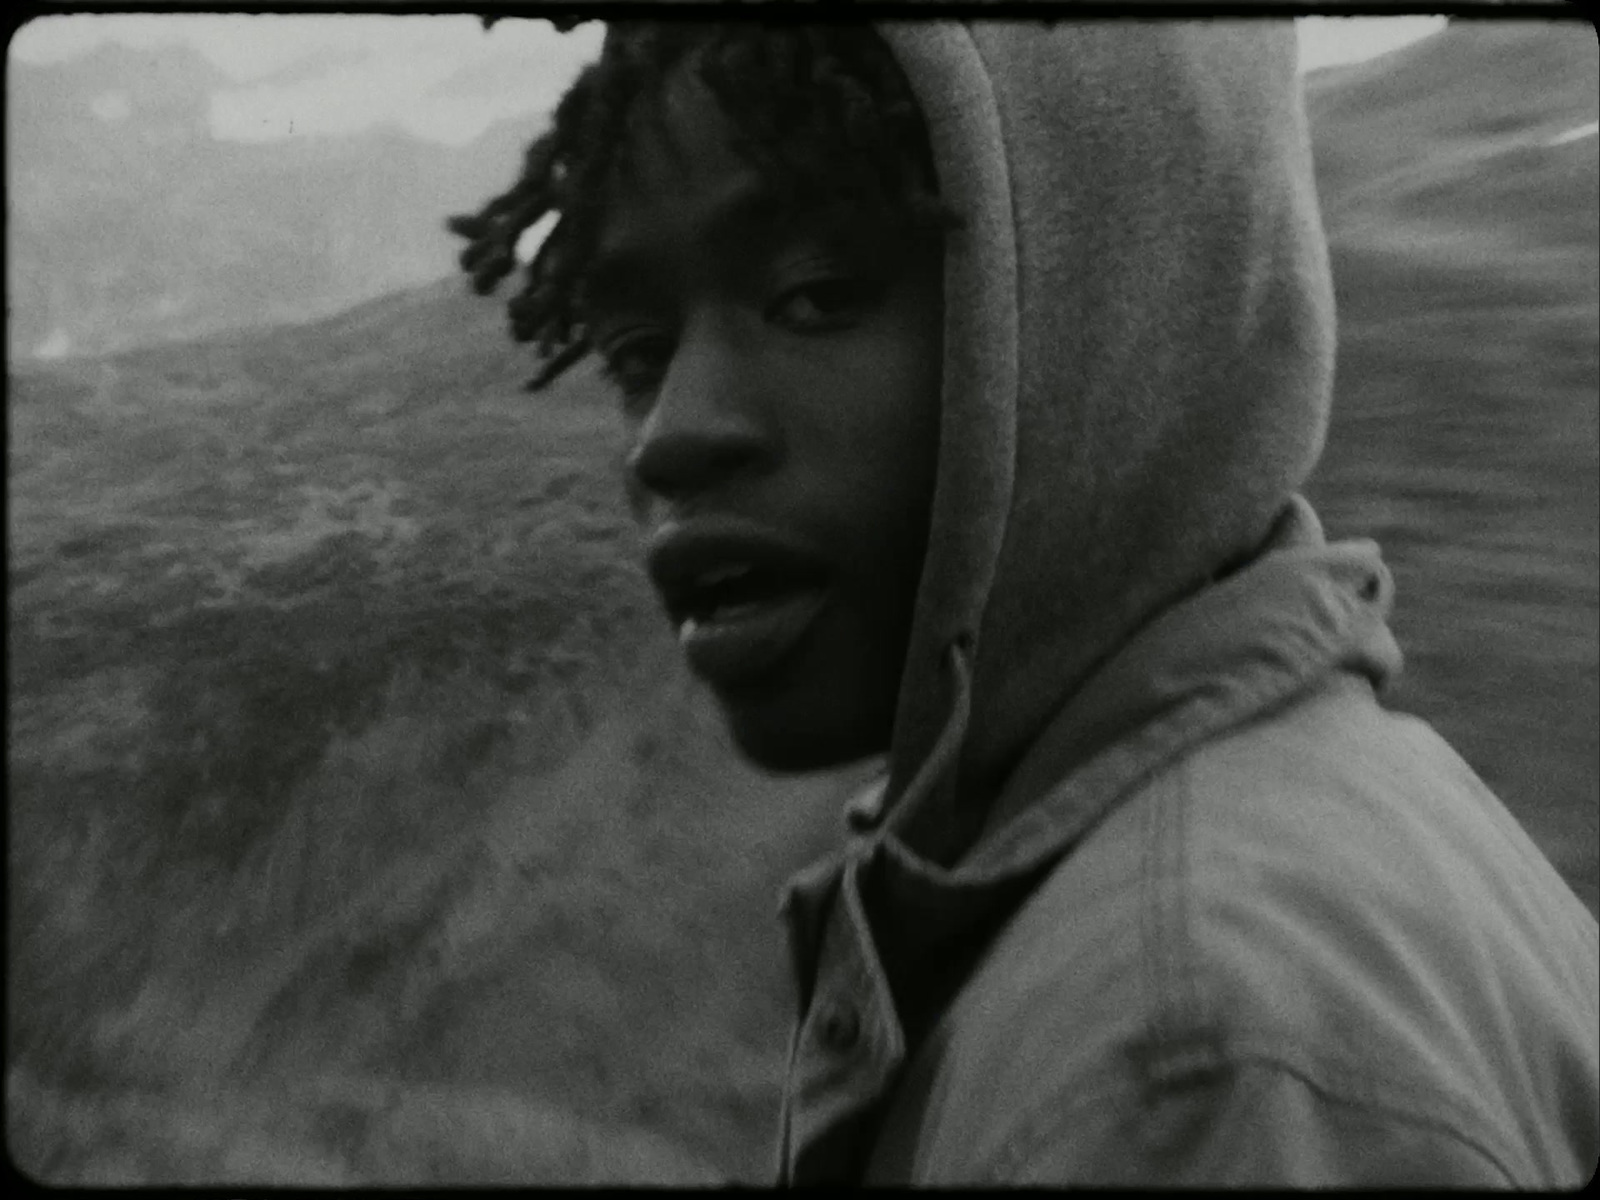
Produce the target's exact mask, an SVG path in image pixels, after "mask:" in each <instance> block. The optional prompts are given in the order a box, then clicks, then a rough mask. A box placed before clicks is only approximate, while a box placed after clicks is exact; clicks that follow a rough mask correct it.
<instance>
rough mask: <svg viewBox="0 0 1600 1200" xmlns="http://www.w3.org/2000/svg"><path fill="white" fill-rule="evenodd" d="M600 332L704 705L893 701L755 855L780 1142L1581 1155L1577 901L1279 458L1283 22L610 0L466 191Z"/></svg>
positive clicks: (1300, 1156)
mask: <svg viewBox="0 0 1600 1200" xmlns="http://www.w3.org/2000/svg"><path fill="white" fill-rule="evenodd" d="M551 214H553V215H554V216H555V217H556V218H557V221H556V223H555V225H554V227H553V231H552V232H550V233H549V235H548V237H547V238H546V240H545V241H544V243H543V245H542V247H541V249H540V250H539V252H538V255H537V257H536V258H535V259H534V260H533V262H532V263H531V264H530V266H529V269H528V271H527V276H526V285H525V287H524V288H523V289H522V291H521V292H520V294H519V295H518V296H517V297H516V299H515V300H513V301H512V306H511V307H512V318H513V323H514V328H515V332H516V335H517V336H518V337H520V338H523V339H527V340H535V341H537V342H538V343H539V346H540V349H541V350H542V351H543V352H544V354H545V356H546V363H547V365H546V370H545V372H544V378H545V380H548V379H549V378H551V377H553V376H554V375H555V374H556V373H558V372H559V371H560V370H562V369H564V368H565V367H566V366H567V365H568V364H570V363H571V362H573V361H575V360H576V359H577V358H578V357H580V356H582V355H584V354H588V353H593V354H595V355H597V356H598V357H599V358H600V359H601V360H602V362H603V364H604V366H605V370H606V371H607V373H608V374H609V375H610V377H611V378H612V379H613V380H614V381H615V384H616V388H617V390H618V392H619V393H620V396H621V403H622V408H623V414H624V417H623V419H624V423H625V426H626V431H627V436H628V439H629V444H630V446H631V451H630V453H629V455H628V458H627V467H626V469H627V473H628V480H629V485H630V487H631V488H632V489H633V490H634V494H635V496H636V499H637V504H638V512H639V514H640V516H641V518H642V519H643V520H644V522H645V523H646V525H647V527H648V530H649V534H650V549H649V568H650V573H651V575H652V577H653V579H654V581H655V583H656V585H657V587H658V589H659V591H660V594H661V598H662V601H663V604H664V607H665V609H666V612H667V615H668V616H669V618H670V619H671V621H672V622H673V623H674V625H675V627H676V628H677V630H678V636H679V640H680V642H681V644H682V646H683V650H684V652H685V654H686V655H687V657H688V661H689V663H690V664H691V666H692V667H693V669H694V670H695V672H696V673H697V674H698V675H699V676H700V677H701V678H702V679H704V680H705V681H706V682H707V683H708V684H709V685H710V687H711V688H712V689H713V690H714V692H715V694H716V696H717V697H718V699H719V701H720V703H721V707H722V709H723V711H724V712H725V713H726V716H727V720H728V722H729V725H730V727H731V730H732V732H733V734H734V736H735V738H736V740H737V742H738V744H739V745H740V747H741V748H742V749H743V751H744V753H745V754H747V755H748V756H749V757H750V758H751V759H752V760H753V761H755V762H756V763H758V764H762V765H765V766H767V767H769V768H772V769H775V770H783V771H795V770H807V769H812V768H821V767H826V766H831V765H835V764H840V763H844V762H848V761H851V760H854V759H859V758H862V757H864V756H869V755H874V754H880V753H882V754H886V755H887V760H888V771H887V775H886V778H885V780H884V782H883V784H882V786H881V787H880V788H879V789H877V790H875V792H874V793H873V794H872V795H871V796H869V797H868V798H867V801H866V802H865V803H858V804H855V805H853V806H852V808H851V812H850V815H851V820H852V824H853V831H852V834H851V835H850V836H849V837H847V838H846V839H844V840H845V842H846V844H845V845H843V846H842V847H841V849H840V850H839V852H838V853H837V855H835V856H833V857H831V858H829V859H828V860H826V861H824V862H821V863H819V864H817V865H815V866H814V867H812V868H810V869H808V870H807V871H805V872H803V873H802V874H801V875H800V876H798V877H797V878H796V879H795V880H793V881H792V883H791V884H790V886H789V888H788V890H787V892H786V897H785V913H786V917H787V922H788V927H789V936H790V940H791V943H792V952H793V961H794V965H795V970H796V972H797V976H798V978H797V982H798V988H799V995H800V1019H799V1023H798V1026H797V1029H796V1032H795V1037H794V1041H793V1043H792V1049H791V1056H790V1063H789V1068H788V1077H787V1083H786V1088H785V1101H784V1109H783V1114H782V1118H781V1136H780V1171H781V1176H782V1178H783V1179H784V1180H786V1181H788V1182H791V1183H797V1184H808V1183H840V1182H913V1183H927V1184H964V1183H978V1182H990V1183H1019V1184H1068V1183H1075V1184H1105V1183H1124V1184H1139V1183H1143V1184H1200V1183H1210V1184H1247V1183H1255V1184H1274V1183H1276V1184H1325V1185H1361V1184H1367V1185H1385V1184H1405V1183H1412V1184H1464V1185H1480V1184H1481V1185H1518V1186H1525V1187H1550V1186H1571V1185H1575V1184H1579V1183H1582V1182H1583V1181H1584V1180H1585V1179H1586V1178H1587V1177H1588V1176H1589V1175H1590V1174H1591V1173H1592V1172H1593V1170H1594V1167H1595V1163H1596V1158H1597V1152H1600V1151H1597V1144H1600V1104H1597V1092H1600V1048H1597V1026H1600V1012H1597V1004H1596V994H1597V973H1600V967H1597V932H1596V925H1595V922H1594V919H1593V918H1592V917H1591V916H1590V914H1589V913H1588V911H1587V910H1586V909H1585V908H1584V907H1583V905H1582V904H1581V903H1580V902H1579V901H1578V900H1577V898H1576V897H1575V896H1574V895H1573V893H1572V892H1571V891H1570V890H1569V889H1568V888H1567V886H1566V885H1565V884H1564V883H1563V881H1562V880H1561V878H1560V877H1559V876H1558V875H1557V874H1556V872H1555V871H1554V870H1553V868H1552V867H1551V866H1550V864H1549V863H1548V861H1547V860H1546V859H1545V858H1544V856H1543V855H1542V854H1541V853H1540V852H1539V851H1538V850H1537V849H1536V848H1535V847H1534V845H1533V843H1532V842H1531V841H1530V840H1529V839H1528V837H1527V836H1526V835H1525V834H1524V832H1523V831H1522V829H1521V828H1520V827H1519V826H1518V825H1517V823H1516V822H1515V821H1514V820H1513V819H1512V818H1511V816H1510V815H1509V814H1508V813H1507V811H1506V809H1505V808H1504V807H1503V806H1502V805H1501V804H1500V802H1499V801H1498V800H1497V799H1496V798H1495V797H1494V796H1493V795H1491V794H1490V793H1489V791H1488V790H1487V789H1486V788H1485V787H1484V785H1483V784H1482V783H1481V782H1480V781H1479V780H1478V779H1477V778H1476V777H1475V776H1474V775H1473V773H1472V772H1471V771H1470V770H1469V769H1468V768H1467V767H1466V765H1465V764H1464V763H1463V762H1462V760H1461V759H1460V758H1459V757H1458V756H1457V755H1456V754H1455V753H1454V752H1453V751H1452V750H1451V749H1450V748H1449V747H1448V746H1447V745H1445V744H1444V743H1443V742H1442V741H1441V740H1440V739H1439V738H1438V737H1437V736H1436V735H1435V734H1434V733H1433V732H1432V730H1430V729H1429V728H1428V727H1427V726H1426V725H1424V724H1422V723H1421V722H1419V721H1417V720H1415V719H1413V718H1410V717H1405V716H1400V715H1396V714H1393V713H1390V712H1388V711H1386V710H1385V709H1384V708H1382V707H1381V706H1380V705H1379V703H1378V702H1377V699H1376V695H1375V694H1376V691H1377V689H1379V688H1381V686H1382V685H1383V683H1384V681H1385V680H1386V679H1388V678H1389V677H1391V676H1392V675H1393V674H1394V673H1395V672H1396V671H1397V670H1398V669H1399V665H1400V654H1399V652H1398V650H1397V648H1396V646H1395V642H1394V640H1393V638H1392V637H1391V636H1390V633H1389V630H1388V628H1387V626H1386V624H1385V616H1386V614H1387V612H1388V610H1389V606H1390V600H1391V582H1390V576H1389V573H1388V571H1387V570H1386V568H1385V567H1384V565H1383V563H1382V561H1381V559H1380V557H1379V554H1378V551H1377V548H1376V547H1375V546H1373V545H1372V544H1371V543H1369V542H1346V543H1336V544H1329V543H1328V542H1326V541H1325V540H1324V537H1323V534H1322V531H1321V529H1320V527H1319V524H1318V521H1317V518H1316V516H1315V515H1314V514H1313V512H1312V510H1311V508H1310V507H1309V506H1308V505H1307V503H1306V502H1305V501H1304V500H1303V499H1302V498H1300V497H1299V495H1298V489H1299V488H1300V487H1301V485H1302V484H1303V482H1304V481H1305V479H1306V477H1307V475H1308V473H1309V472H1310V470H1311V468H1312V466H1313V464H1314V463H1315V461H1316V459H1317V456H1318V452H1319V450H1320V447H1321V444H1322V438H1323V433H1324V429H1325V425H1326V421H1327V414H1328V404H1329V391H1330V379H1331V372H1332V359H1333V330H1334V314H1333V304H1332V293H1331V289H1330V285H1329V272H1328V260H1327V251H1326V246H1325V243H1324V239H1323V233H1322V228H1321V223H1320V218H1319V215H1318V208H1317V200H1316V194H1315V190H1314V187H1313V183H1312V171H1311V157H1310V153H1309V150H1308V144H1307V131H1306V124H1305V117H1304V113H1303V109H1302V105H1301V101H1300V97H1299V94H1298V90H1297V83H1296V72H1295V48H1294V35H1293V32H1292V30H1291V29H1290V28H1289V27H1288V25H1287V23H1265V22H1248V23H1227V22H1216V23H1207V24H1164V25H1163V24H1145V23H1141V24H1137V25H1135V24H1128V23H1081V22H1058V23H1054V24H1052V25H1049V26H1045V25H1042V24H1039V23H1028V22H1020V21H1018V22H1000V21H986V22H976V23H966V24H964V23H958V22H954V21H932V20H926V21H924V20H916V21H906V22H899V23H889V24H886V25H882V26H879V27H876V28H874V27H869V26H867V25H865V24H855V25H852V24H848V23H839V24H834V25H829V26H820V25H819V26H815V27H778V26H773V25H770V24H767V25H763V24H757V23H740V24H735V25H724V26H715V27H713V26H706V25H701V24H691V23H687V22H676V21H675V22H663V23H658V24H634V25H617V26H614V27H613V28H611V29H610V30H609V32H608V36H607V39H606V42H605V47H604V50H603V53H602V56H601V58H600V61H599V62H598V64H596V65H595V66H593V67H591V68H590V69H589V70H588V71H587V72H586V73H585V74H584V75H583V76H582V77H581V78H580V79H579V80H578V82H577V83H576V84H575V86H574V87H573V88H572V90H571V91H570V92H569V93H568V94H567V95H566V97H565V98H564V99H563V100H562V102H561V104H560V106H559V108H558V110H557V112H556V114H555V120H554V125H553V128H552V129H551V130H550V132H549V133H548V134H547V135H546V136H544V137H543V138H541V139H540V140H539V141H537V142H536V143H535V144H534V145H533V146H532V148H531V149H530V151H529V152H528V155H527V160H526V163H525V166H524V173H523V176H522V178H521V180H520V181H519V182H518V183H517V185H516V186H515V188H514V189H513V190H512V191H510V192H509V193H508V194H507V195H506V196H504V197H502V198H500V199H498V200H495V201H494V202H492V203H491V204H489V205H488V207H487V208H486V209H485V210H484V211H483V212H482V213H481V214H479V215H477V216H475V217H471V218H458V219H457V221H456V222H455V228H456V229H457V231H458V232H459V233H461V234H463V235H464V236H466V237H467V238H469V239H470V241H471V245H470V246H469V248H468V249H467V251H466V252H465V254H464V256H463V264H464V266H465V267H466V268H467V269H468V270H470V271H472V272H473V273H474V275H475V277H476V281H477V283H478V286H479V288H480V290H489V289H491V288H493V287H494V286H495V284H496V283H497V282H499V281H500V280H501V279H502V278H504V277H505V276H506V275H507V274H509V273H510V272H511V271H512V270H513V268H514V261H515V260H514V251H515V246H516V243H517V240H518V238H519V236H520V235H521V234H522V233H523V232H524V231H525V230H526V229H527V228H528V227H529V226H530V225H532V224H534V223H535V222H537V221H539V220H541V219H543V218H545V217H547V215H551Z"/></svg>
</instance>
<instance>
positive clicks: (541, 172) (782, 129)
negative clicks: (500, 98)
mask: <svg viewBox="0 0 1600 1200" xmlns="http://www.w3.org/2000/svg"><path fill="white" fill-rule="evenodd" d="M572 23H575V22H570V21H569V22H567V23H566V24H567V25H568V26H570V24H572ZM686 63H688V64H689V65H690V67H691V69H693V70H695V71H696V73H697V74H698V76H699V78H700V80H701V81H702V82H703V83H704V84H705V85H706V87H707V88H708V89H709V90H710V92H711V94H712V96H713V97H714V98H715V100H716V102H717V104H718V106H719V107H720V109H721V110H722V112H723V113H724V114H725V115H726V116H727V117H728V119H729V122H730V124H731V126H732V128H733V131H734V148H735V150H736V152H738V153H739V154H741V155H743V156H744V157H745V158H746V159H747V160H748V161H749V162H751V163H752V165H754V166H755V167H756V168H757V169H758V170H759V171H760V172H761V174H762V176H763V178H764V179H765V181H766V182H767V184H768V185H769V186H770V187H772V188H773V189H774V190H775V191H776V192H777V194H778V195H779V196H781V197H783V198H784V199H785V200H789V201H793V202H795V203H797V204H799V203H805V204H809V205H816V206H818V207H819V208H831V207H833V206H838V207H839V210H840V211H843V212H847V213H852V214H853V213H861V214H863V215H865V216H866V217H868V219H873V218H876V219H877V220H880V221H883V222H886V223H889V224H888V225H887V227H889V228H899V229H906V230H908V231H910V233H911V235H912V236H917V235H942V232H943V231H944V230H945V229H948V228H951V227H953V226H954V225H955V224H956V222H955V221H954V220H953V219H952V218H951V216H950V214H949V212H948V210H946V209H945V208H944V207H943V206H942V205H941V204H940V202H939V199H938V185H937V181H936V176H935V172H934V167H933V161H932V154H931V151H930V149H929V145H928V137H927V131H926V128H925V127H924V124H923V118H922V112H921V110H920V109H919V108H918V106H917V103H916V101H915V99H914V98H913V96H912V94H911V88H910V85H909V84H908V83H907V82H906V79H905V76H904V75H903V74H902V73H901V71H900V67H899V65H898V64H897V63H896V62H895V61H894V58H893V56H892V55H891V54H890V52H889V48H888V46H887V45H886V44H885V43H884V42H883V40H882V39H881V38H880V37H879V36H878V34H877V33H876V32H875V31H874V30H873V29H872V28H871V27H870V26H869V25H867V24H864V23H850V24H842V23H841V24H831V25H771V24H761V23H754V22H739V23H735V24H715V25H713V24H706V23H703V22H689V21H653V22H626V23H623V22H612V23H610V24H608V26H607V30H606V38H605V43H604V46H603V48H602V50H601V53H600V57H599V59H598V60H597V61H596V62H594V63H593V64H591V65H590V66H588V67H586V68H585V69H584V71H583V72H582V73H581V74H580V75H579V76H578V78H577V80H576V82H574V83H573V85H572V87H571V88H570V89H568V91H567V92H566V94H565V95H564V96H562V98H561V100H560V102H559V103H558V104H557V105H556V109H555V114H554V117H553V119H552V121H551V124H550V128H549V129H548V131H547V132H546V133H544V134H543V135H542V136H541V137H539V138H537V139H536V140H535V141H534V142H533V143H532V144H531V145H530V146H529V147H528V149H527V151H526V152H525V154H524V157H523V161H522V173H521V175H520V176H519V177H518V179H517V180H516V182H515V183H514V184H513V185H512V187H511V188H510V190H508V191H506V192H505V193H503V194H502V195H499V196H496V197H495V198H493V199H492V200H490V201H489V202H488V203H487V204H485V205H484V207H483V208H482V209H481V210H480V211H479V212H477V213H476V214H473V215H463V216H455V217H451V218H450V219H449V221H448V222H447V226H448V228H449V229H450V231H451V232H452V233H454V234H456V235H458V236H460V237H463V238H466V239H467V241H468V245H467V247H466V248H465V249H464V250H463V251H462V252H461V256H460V261H461V267H462V270H464V271H466V272H467V273H468V274H470V275H471V276H472V283H473V288H474V290H475V291H477V292H478V294H479V295H487V294H488V293H490V292H493V291H494V290H495V289H496V288H497V287H498V286H499V285H500V283H501V281H502V280H504V279H505V278H506V276H508V275H510V274H511V273H512V271H513V270H514V269H515V268H516V265H517V243H518V241H519V240H520V239H521V237H522V235H523V234H524V233H525V232H526V231H527V230H528V229H530V228H531V227H532V226H534V225H535V224H537V223H539V222H540V221H542V220H545V219H546V218H548V217H551V216H554V218H555V221H554V224H553V225H552V227H551V228H550V230H549V232H548V234H547V235H546V237H545V238H544V241H543V242H542V244H541V245H540V246H539V249H538V251H537V253H536V254H535V255H534V257H533V259H532V260H531V261H530V262H529V263H528V264H527V266H526V269H525V272H524V278H523V286H522V289H521V290H520V291H519V292H518V293H517V294H516V295H515V296H513V297H512V298H511V301H510V304H509V306H508V308H509V313H510V318H511V334H512V337H513V338H515V339H516V340H517V341H519V342H532V341H536V342H537V343H538V349H539V353H540V355H541V356H542V357H543V358H544V360H545V361H544V365H543V368H542V369H541V370H540V372H539V374H538V375H537V376H536V377H535V378H534V379H533V380H531V381H530V382H529V384H528V389H529V390H530V391H538V390H540V389H542V388H544V387H545V386H546V385H547V384H549V383H550V382H551V381H553V380H554V379H555V378H556V377H557V376H559V375H560V374H561V373H562V372H563V371H565V370H566V369H567V368H568V367H569V366H571V365H572V364H573V363H574V362H576V361H577V360H578V359H580V358H582V357H583V356H584V355H585V354H586V353H587V352H588V350H589V343H588V340H587V337H586V335H585V331H584V329H583V324H582V319H581V312H580V311H579V305H578V301H579V297H580V292H581V286H582V282H583V277H584V272H585V268H586V266H587V264H588V262H589V260H590V258H591V257H592V255H593V252H594V248H595V241H596V237H597V235H598V232H599V230H600V226H601V222H602V221H603V219H604V216H605V205H606V201H607V198H608V196H610V195H611V194H612V192H613V189H614V188H615V187H617V186H618V180H619V170H620V168H621V167H622V166H623V165H624V164H625V163H626V161H627V160H628V157H629V155H630V152H631V151H630V135H632V134H633V133H634V132H636V131H637V130H638V129H639V127H640V124H641V123H642V122H643V121H644V120H646V119H649V116H648V114H652V113H653V114H655V119H657V120H659V119H660V116H659V114H660V113H661V111H662V108H663V106H662V105H660V104H657V103H651V101H654V100H657V99H659V98H660V96H661V94H662V91H663V88H664V86H665V85H666V83H667V82H668V81H669V79H670V78H672V76H673V73H674V71H675V69H676V68H678V67H679V66H680V65H683V64H686Z"/></svg>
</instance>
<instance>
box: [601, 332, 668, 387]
mask: <svg viewBox="0 0 1600 1200" xmlns="http://www.w3.org/2000/svg"><path fill="white" fill-rule="evenodd" d="M672 355H673V345H672V340H671V339H670V338H668V337H667V336H666V335H665V334H661V333H637V334H633V335H629V336H623V337H617V338H613V339H611V340H610V341H609V342H607V343H606V344H605V345H603V346H602V347H601V348H600V358H601V361H602V362H603V363H604V364H605V365H604V374H605V376H606V378H607V379H609V380H610V381H611V382H612V383H613V384H615V385H616V386H617V387H618V388H619V389H620V390H621V391H622V394H623V396H624V397H625V398H627V399H629V400H634V399H638V398H639V397H642V396H648V395H649V394H651V393H652V392H654V391H655V390H656V388H658V387H660V386H661V378H662V376H663V375H665V374H666V371H667V367H668V366H670V365H671V363H672Z"/></svg>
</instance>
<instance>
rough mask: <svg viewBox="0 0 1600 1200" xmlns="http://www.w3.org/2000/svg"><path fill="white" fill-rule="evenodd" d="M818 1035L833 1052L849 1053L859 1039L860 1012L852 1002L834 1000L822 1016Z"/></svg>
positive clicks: (823, 1043)
mask: <svg viewBox="0 0 1600 1200" xmlns="http://www.w3.org/2000/svg"><path fill="white" fill-rule="evenodd" d="M818 1036H819V1038H820V1040H821V1042H822V1045H823V1046H824V1047H825V1048H826V1049H828V1050H831V1051H832V1052H833V1053H834V1054H839V1055H843V1054H849V1053H850V1051H852V1050H854V1049H855V1048H856V1046H857V1045H858V1044H859V1043H860V1041H861V1013H860V1010H859V1009H857V1008H856V1006H855V1005H854V1004H851V1003H848V1002H843V1001H835V1002H834V1003H832V1004H830V1005H829V1006H828V1009H827V1011H826V1012H825V1013H823V1016H822V1024H821V1028H820V1029H819V1030H818Z"/></svg>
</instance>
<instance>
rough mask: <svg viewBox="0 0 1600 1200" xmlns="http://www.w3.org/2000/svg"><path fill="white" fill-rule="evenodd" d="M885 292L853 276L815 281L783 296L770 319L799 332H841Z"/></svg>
mask: <svg viewBox="0 0 1600 1200" xmlns="http://www.w3.org/2000/svg"><path fill="white" fill-rule="evenodd" d="M882 290H883V289H882V286H881V285H880V284H878V283H877V282H875V281H874V280H870V279H862V278H856V277H853V276H837V277H833V278H828V279H815V280H812V281H810V282H808V283H803V284H800V285H799V286H798V287H792V288H790V289H789V290H788V291H786V292H784V293H783V294H782V295H781V296H779V297H778V299H777V301H776V302H775V303H774V304H773V305H772V307H771V308H770V309H769V310H768V313H767V315H768V318H769V319H770V320H774V321H777V322H778V323H779V324H781V325H786V326H788V327H789V328H791V329H795V330H799V331H800V332H813V331H821V330H829V329H840V328H843V327H845V326H847V325H849V324H850V323H851V322H852V321H853V320H855V318H857V317H858V316H860V315H861V313H862V311H863V310H864V309H866V308H867V307H868V306H869V305H871V304H872V302H873V301H874V300H876V299H877V298H878V296H879V295H880V294H881V292H882Z"/></svg>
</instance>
